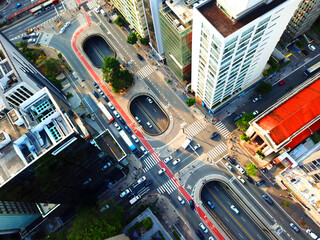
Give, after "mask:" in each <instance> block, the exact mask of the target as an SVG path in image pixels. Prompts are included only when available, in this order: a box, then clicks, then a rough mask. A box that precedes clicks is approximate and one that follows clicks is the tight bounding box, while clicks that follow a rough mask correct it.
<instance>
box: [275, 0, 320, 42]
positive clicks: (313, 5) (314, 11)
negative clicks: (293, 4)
mask: <svg viewBox="0 0 320 240" xmlns="http://www.w3.org/2000/svg"><path fill="white" fill-rule="evenodd" d="M319 15H320V1H309V0H302V1H301V2H300V4H299V6H298V8H297V9H296V11H295V12H294V15H293V17H292V18H291V20H290V22H289V23H288V26H287V28H286V29H285V31H284V33H283V35H282V37H281V39H280V44H281V46H286V45H287V44H289V43H291V42H292V40H294V39H295V38H297V37H299V36H300V35H301V34H303V33H305V32H306V31H308V30H309V29H310V28H311V26H312V25H313V23H314V22H315V21H316V19H317V18H318V17H319Z"/></svg>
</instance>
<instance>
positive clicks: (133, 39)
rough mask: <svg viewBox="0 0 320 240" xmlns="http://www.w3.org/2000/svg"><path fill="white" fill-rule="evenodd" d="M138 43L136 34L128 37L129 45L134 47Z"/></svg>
mask: <svg viewBox="0 0 320 240" xmlns="http://www.w3.org/2000/svg"><path fill="white" fill-rule="evenodd" d="M137 41H138V38H137V35H136V33H130V34H129V35H128V37H127V43H129V44H131V45H133V44H135V43H136V42H137Z"/></svg>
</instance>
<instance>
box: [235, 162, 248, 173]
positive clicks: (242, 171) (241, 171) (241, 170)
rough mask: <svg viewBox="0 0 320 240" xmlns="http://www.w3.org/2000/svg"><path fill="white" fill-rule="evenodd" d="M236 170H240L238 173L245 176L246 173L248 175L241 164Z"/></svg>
mask: <svg viewBox="0 0 320 240" xmlns="http://www.w3.org/2000/svg"><path fill="white" fill-rule="evenodd" d="M236 168H237V169H238V171H239V172H240V173H241V174H245V173H246V171H245V170H244V169H243V168H242V167H241V166H240V165H239V164H238V165H237V166H236Z"/></svg>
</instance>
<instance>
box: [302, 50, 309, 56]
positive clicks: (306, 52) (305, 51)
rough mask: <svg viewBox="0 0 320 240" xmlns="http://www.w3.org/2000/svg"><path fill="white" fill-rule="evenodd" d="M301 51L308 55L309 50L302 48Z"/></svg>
mask: <svg viewBox="0 0 320 240" xmlns="http://www.w3.org/2000/svg"><path fill="white" fill-rule="evenodd" d="M301 52H302V53H303V55H305V56H308V55H309V52H308V51H307V50H306V49H303V50H301Z"/></svg>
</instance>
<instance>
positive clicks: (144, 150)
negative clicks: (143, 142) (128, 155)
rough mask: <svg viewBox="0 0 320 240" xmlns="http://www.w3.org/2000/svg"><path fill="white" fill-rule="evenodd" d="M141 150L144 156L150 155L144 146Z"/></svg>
mask: <svg viewBox="0 0 320 240" xmlns="http://www.w3.org/2000/svg"><path fill="white" fill-rule="evenodd" d="M140 149H141V151H142V152H143V153H144V154H147V153H148V151H147V149H145V148H144V146H140Z"/></svg>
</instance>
